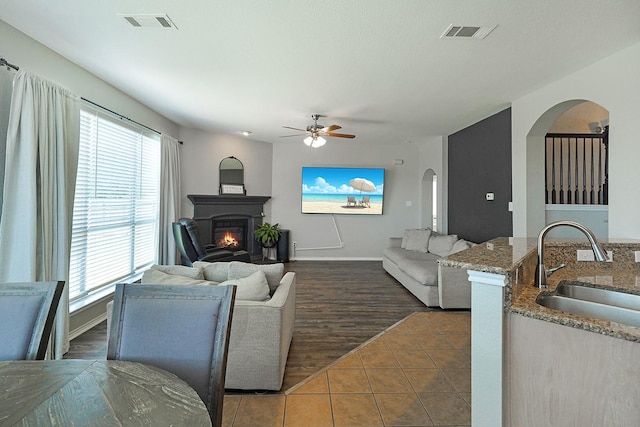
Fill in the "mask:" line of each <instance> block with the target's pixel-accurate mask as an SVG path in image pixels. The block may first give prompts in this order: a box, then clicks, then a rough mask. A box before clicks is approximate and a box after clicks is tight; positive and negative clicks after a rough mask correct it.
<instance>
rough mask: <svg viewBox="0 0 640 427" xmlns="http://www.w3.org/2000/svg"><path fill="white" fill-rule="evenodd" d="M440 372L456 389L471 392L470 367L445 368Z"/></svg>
mask: <svg viewBox="0 0 640 427" xmlns="http://www.w3.org/2000/svg"><path fill="white" fill-rule="evenodd" d="M442 372H443V373H444V374H445V376H446V377H447V378H448V379H449V381H451V384H453V386H454V387H455V388H456V390H457V391H459V392H467V393H471V368H447V369H443V370H442Z"/></svg>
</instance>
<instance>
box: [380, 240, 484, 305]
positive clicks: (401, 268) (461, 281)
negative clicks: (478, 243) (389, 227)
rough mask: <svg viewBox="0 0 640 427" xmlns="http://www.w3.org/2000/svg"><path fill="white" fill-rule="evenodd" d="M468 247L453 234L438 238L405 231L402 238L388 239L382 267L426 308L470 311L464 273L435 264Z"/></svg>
mask: <svg viewBox="0 0 640 427" xmlns="http://www.w3.org/2000/svg"><path fill="white" fill-rule="evenodd" d="M471 245H473V243H470V242H467V241H465V240H462V239H458V237H457V236H456V235H441V234H439V233H436V232H434V231H432V230H431V229H428V228H427V229H412V230H406V231H405V235H404V236H403V237H391V238H390V239H389V247H387V248H386V249H385V250H384V252H383V255H382V266H383V268H384V269H385V270H386V271H387V272H388V273H389V274H390V275H392V276H393V277H394V278H395V279H396V280H397V281H398V282H400V284H402V285H403V286H404V287H405V288H407V289H408V290H409V291H410V292H411V293H412V294H413V295H415V296H416V297H417V298H418V299H419V300H420V301H422V302H423V303H424V304H425V305H426V306H429V307H437V306H440V307H442V308H471V283H469V280H468V277H467V271H466V270H464V269H459V268H453V267H443V266H441V265H440V263H439V262H438V260H439V259H441V258H443V257H445V256H447V255H450V254H452V253H455V252H459V251H463V250H465V249H468V248H469V247H471Z"/></svg>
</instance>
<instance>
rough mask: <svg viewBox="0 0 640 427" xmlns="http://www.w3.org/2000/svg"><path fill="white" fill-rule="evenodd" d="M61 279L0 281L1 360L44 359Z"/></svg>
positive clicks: (60, 288)
mask: <svg viewBox="0 0 640 427" xmlns="http://www.w3.org/2000/svg"><path fill="white" fill-rule="evenodd" d="M64 284H65V282H64V281H61V282H54V281H52V282H24V283H0V360H43V359H44V357H45V353H46V352H47V346H48V344H49V335H50V334H51V329H52V327H53V320H54V318H55V316H56V310H57V309H58V303H59V302H60V296H61V295H62V289H63V288H64Z"/></svg>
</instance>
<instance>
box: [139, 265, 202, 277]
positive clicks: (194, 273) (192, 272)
mask: <svg viewBox="0 0 640 427" xmlns="http://www.w3.org/2000/svg"><path fill="white" fill-rule="evenodd" d="M151 269H152V270H158V271H162V272H163V273H167V274H175V275H177V276H184V277H190V278H192V279H199V280H202V279H204V276H203V275H202V269H200V268H194V267H187V266H185V265H160V264H155V265H152V266H151Z"/></svg>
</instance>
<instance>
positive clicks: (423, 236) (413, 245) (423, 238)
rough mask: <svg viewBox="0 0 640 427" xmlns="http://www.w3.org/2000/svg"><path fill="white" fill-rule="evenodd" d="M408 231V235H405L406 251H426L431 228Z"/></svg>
mask: <svg viewBox="0 0 640 427" xmlns="http://www.w3.org/2000/svg"><path fill="white" fill-rule="evenodd" d="M408 231H409V235H408V236H407V242H406V245H405V249H406V250H408V251H418V252H427V249H428V247H429V238H430V237H431V229H430V228H426V229H423V230H408ZM403 240H404V239H403ZM401 247H402V245H401Z"/></svg>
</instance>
